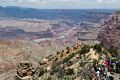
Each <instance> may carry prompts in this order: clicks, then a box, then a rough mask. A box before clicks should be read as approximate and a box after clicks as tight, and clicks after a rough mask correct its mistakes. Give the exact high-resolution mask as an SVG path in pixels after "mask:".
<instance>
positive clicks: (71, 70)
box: [66, 68, 74, 75]
mask: <svg viewBox="0 0 120 80" xmlns="http://www.w3.org/2000/svg"><path fill="white" fill-rule="evenodd" d="M72 74H74V69H70V68H68V69H67V70H66V75H72Z"/></svg>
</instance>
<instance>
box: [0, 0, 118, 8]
mask: <svg viewBox="0 0 120 80" xmlns="http://www.w3.org/2000/svg"><path fill="white" fill-rule="evenodd" d="M0 6H20V7H31V8H42V9H46V8H47V9H53V8H54V9H58V8H59V9H91V8H100V9H101V8H104V9H108V8H111V9H114V8H115V9H120V0H0Z"/></svg>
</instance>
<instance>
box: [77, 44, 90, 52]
mask: <svg viewBox="0 0 120 80" xmlns="http://www.w3.org/2000/svg"><path fill="white" fill-rule="evenodd" d="M89 51H90V46H87V45H86V46H83V47H82V48H81V50H80V51H78V53H79V54H85V53H88V52H89Z"/></svg>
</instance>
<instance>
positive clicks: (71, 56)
mask: <svg viewBox="0 0 120 80" xmlns="http://www.w3.org/2000/svg"><path fill="white" fill-rule="evenodd" d="M74 56H75V53H72V54H70V55H69V56H68V57H66V58H65V59H64V60H63V63H66V62H68V61H69V60H70V59H71V58H73V57H74Z"/></svg>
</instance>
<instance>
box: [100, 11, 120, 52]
mask: <svg viewBox="0 0 120 80" xmlns="http://www.w3.org/2000/svg"><path fill="white" fill-rule="evenodd" d="M98 39H99V40H100V41H101V42H102V44H103V45H104V46H105V47H107V48H110V49H117V50H118V52H120V13H119V12H116V13H114V14H113V15H110V16H109V17H108V19H106V20H105V21H104V23H103V24H102V29H101V31H100V34H99V36H98Z"/></svg>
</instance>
